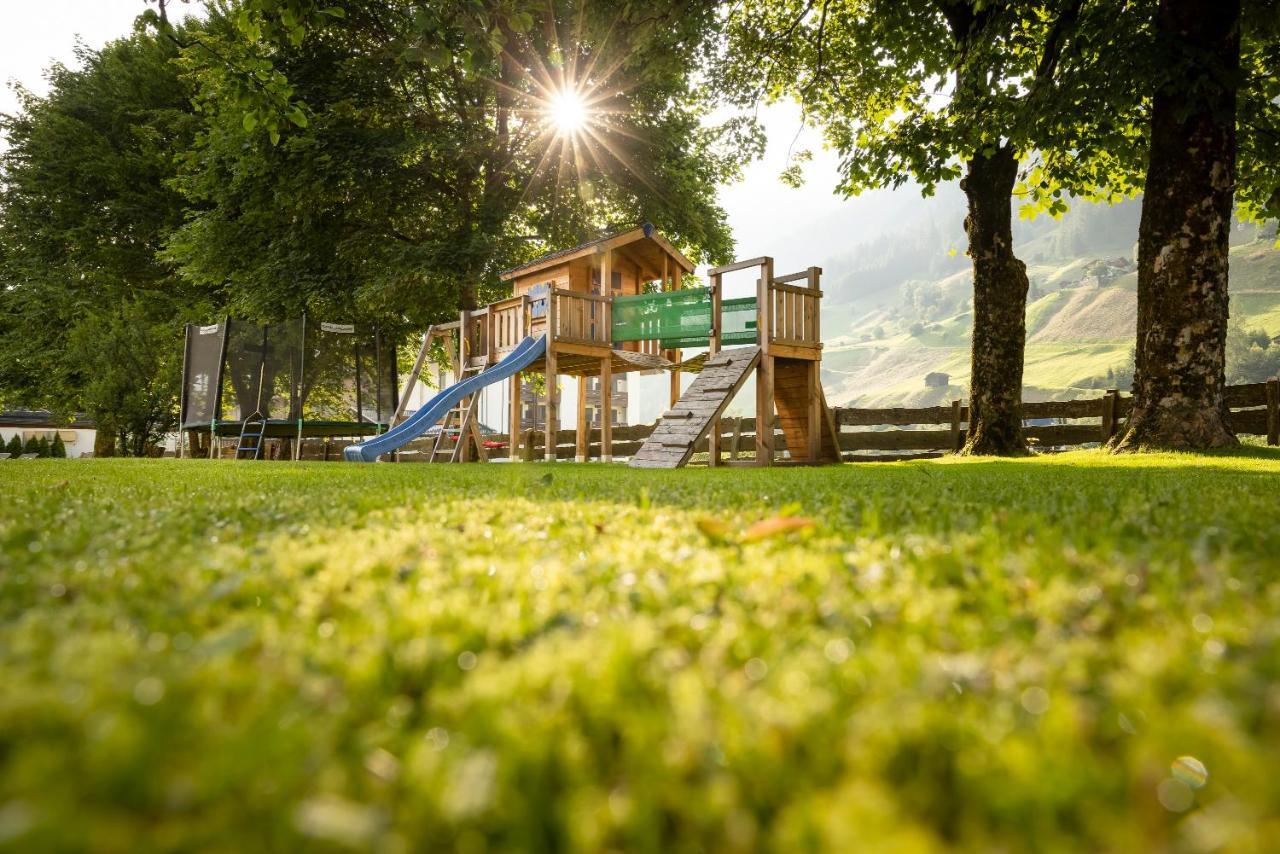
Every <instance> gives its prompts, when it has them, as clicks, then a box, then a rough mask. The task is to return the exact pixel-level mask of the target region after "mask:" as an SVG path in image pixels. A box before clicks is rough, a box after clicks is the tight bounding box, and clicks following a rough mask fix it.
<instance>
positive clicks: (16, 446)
mask: <svg viewBox="0 0 1280 854" xmlns="http://www.w3.org/2000/svg"><path fill="white" fill-rule="evenodd" d="M4 449H5V450H6V451H8V452H9V455H10V456H12V457H16V456H18V455H20V454H21V453H22V439H21V438H20V437H19V436H18V434H17V433H14V434H13V435H12V436H11V437H9V444H7V445H5V448H4Z"/></svg>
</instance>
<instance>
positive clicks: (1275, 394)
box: [1267, 377, 1280, 445]
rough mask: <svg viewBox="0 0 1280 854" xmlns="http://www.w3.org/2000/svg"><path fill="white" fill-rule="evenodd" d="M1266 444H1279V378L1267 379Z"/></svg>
mask: <svg viewBox="0 0 1280 854" xmlns="http://www.w3.org/2000/svg"><path fill="white" fill-rule="evenodd" d="M1267 444H1268V445H1280V378H1277V377H1272V378H1271V379H1269V380H1267Z"/></svg>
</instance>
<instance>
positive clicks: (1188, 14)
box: [1116, 0, 1240, 451]
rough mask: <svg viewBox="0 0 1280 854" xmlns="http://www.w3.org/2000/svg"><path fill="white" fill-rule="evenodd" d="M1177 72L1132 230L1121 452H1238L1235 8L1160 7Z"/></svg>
mask: <svg viewBox="0 0 1280 854" xmlns="http://www.w3.org/2000/svg"><path fill="white" fill-rule="evenodd" d="M1158 29H1159V37H1160V38H1161V39H1162V40H1164V41H1165V42H1166V43H1167V44H1169V45H1170V46H1171V47H1172V48H1173V50H1174V51H1175V55H1174V56H1173V57H1171V60H1172V61H1171V66H1172V67H1173V68H1174V72H1173V73H1172V74H1171V75H1170V76H1169V78H1168V80H1167V82H1165V83H1164V84H1163V85H1161V87H1160V88H1159V89H1158V90H1157V91H1156V93H1155V100H1154V102H1153V104H1152V113H1151V154H1150V161H1149V163H1148V165H1147V181H1146V194H1145V196H1144V197H1143V200H1142V221H1141V224H1140V225H1139V229H1138V340H1137V346H1136V371H1135V373H1134V379H1133V396H1134V400H1133V412H1132V413H1131V415H1130V417H1129V423H1128V425H1127V427H1126V430H1125V433H1124V435H1123V436H1122V437H1121V438H1120V439H1119V441H1118V442H1117V443H1116V448H1117V449H1118V450H1121V451H1125V450H1134V449H1138V448H1170V449H1177V450H1194V449H1204V448H1221V447H1226V446H1230V445H1235V444H1237V442H1236V437H1235V434H1233V433H1232V432H1231V428H1230V426H1229V425H1228V422H1227V405H1226V400H1225V398H1224V389H1225V388H1226V341H1227V315H1228V304H1227V249H1228V242H1227V241H1228V237H1229V235H1230V231H1231V209H1232V196H1233V193H1234V184H1235V160H1236V126H1235V116H1236V88H1235V87H1236V85H1237V83H1236V74H1237V73H1238V71H1239V67H1240V3H1239V0H1162V2H1161V3H1160V13H1159V18H1158Z"/></svg>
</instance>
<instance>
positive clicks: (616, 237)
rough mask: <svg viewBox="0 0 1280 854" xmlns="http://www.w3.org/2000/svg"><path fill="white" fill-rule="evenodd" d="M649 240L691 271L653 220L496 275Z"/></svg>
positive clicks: (505, 275)
mask: <svg viewBox="0 0 1280 854" xmlns="http://www.w3.org/2000/svg"><path fill="white" fill-rule="evenodd" d="M642 241H643V242H648V243H650V244H651V245H653V246H654V249H655V250H661V251H662V252H664V253H665V254H666V255H667V256H669V257H670V258H671V259H672V260H673V261H674V262H675V263H676V265H677V266H678V267H680V268H681V269H682V270H683V271H684V272H685V273H692V272H693V269H694V264H693V262H692V261H690V260H689V259H688V258H686V257H684V255H683V254H681V252H680V250H678V249H676V248H675V246H673V245H672V244H671V242H670V241H668V240H667V239H666V238H665V237H663V236H662V235H661V234H659V233H658V231H657V229H655V228H654V227H653V224H652V223H648V222H646V223H641V224H640V225H636V226H632V227H629V228H624V229H619V230H615V231H612V232H609V233H607V234H603V235H601V236H600V237H597V238H595V239H594V240H588V241H587V242H586V243H580V244H578V245H577V246H572V247H570V248H568V249H559V250H556V251H555V252H548V253H547V254H546V255H543V256H541V257H538V258H535V259H534V260H532V261H530V262H528V263H527V264H521V265H520V266H519V267H513V268H511V269H510V270H504V271H503V272H502V273H501V274H500V275H499V278H501V279H502V281H504V282H508V281H511V280H512V279H515V278H517V277H519V276H526V275H529V274H530V273H536V272H538V271H539V270H544V269H546V268H548V267H554V266H557V265H560V264H564V263H566V262H569V261H572V260H574V259H577V258H582V257H585V256H589V255H594V254H596V253H597V252H604V251H605V250H607V249H618V248H621V247H623V246H629V245H631V244H636V243H641V242H642Z"/></svg>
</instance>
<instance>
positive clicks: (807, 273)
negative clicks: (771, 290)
mask: <svg viewBox="0 0 1280 854" xmlns="http://www.w3.org/2000/svg"><path fill="white" fill-rule="evenodd" d="M821 275H822V268H821V267H807V268H805V269H803V270H801V271H800V272H798V273H788V274H787V275H785V276H774V277H773V283H774V284H775V285H785V284H787V283H788V282H798V281H800V280H801V279H803V280H806V281H810V282H817V279H818V277H819V276H821Z"/></svg>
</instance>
